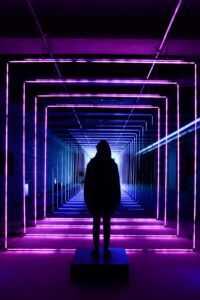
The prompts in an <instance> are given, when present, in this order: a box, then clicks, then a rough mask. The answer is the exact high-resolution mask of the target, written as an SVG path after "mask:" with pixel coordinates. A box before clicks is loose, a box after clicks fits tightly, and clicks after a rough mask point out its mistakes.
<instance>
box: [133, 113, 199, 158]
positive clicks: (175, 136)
mask: <svg viewBox="0 0 200 300" xmlns="http://www.w3.org/2000/svg"><path fill="white" fill-rule="evenodd" d="M199 125H200V118H197V119H195V120H194V121H192V122H190V123H188V124H186V125H184V126H183V127H181V128H180V129H179V130H176V131H174V132H172V133H170V134H168V136H167V137H164V138H162V139H160V141H159V144H160V146H161V145H164V144H165V143H166V142H168V143H169V142H171V141H172V138H174V139H177V135H178V134H179V137H180V136H182V135H183V133H184V132H185V131H186V130H187V129H188V132H191V131H192V127H193V126H194V127H197V126H199ZM194 130H195V129H194ZM157 147H158V142H155V143H153V144H151V145H149V146H148V147H146V148H144V149H142V150H141V151H139V153H138V154H142V153H145V152H147V151H151V150H153V149H155V148H157Z"/></svg>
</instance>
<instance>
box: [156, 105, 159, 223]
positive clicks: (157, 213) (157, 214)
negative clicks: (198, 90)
mask: <svg viewBox="0 0 200 300" xmlns="http://www.w3.org/2000/svg"><path fill="white" fill-rule="evenodd" d="M159 140H160V109H158V141H159ZM157 175H158V176H157V210H156V218H157V220H158V219H159V217H160V146H159V145H158V150H157Z"/></svg>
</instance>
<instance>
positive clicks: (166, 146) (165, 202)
mask: <svg viewBox="0 0 200 300" xmlns="http://www.w3.org/2000/svg"><path fill="white" fill-rule="evenodd" d="M165 117H166V127H165V136H167V135H168V101H166V104H165ZM167 184H168V144H167V142H166V144H165V195H164V226H167Z"/></svg>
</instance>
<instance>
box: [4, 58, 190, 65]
mask: <svg viewBox="0 0 200 300" xmlns="http://www.w3.org/2000/svg"><path fill="white" fill-rule="evenodd" d="M9 62H10V63H15V64H20V63H24V64H27V63H55V62H58V63H80V62H81V63H103V64H104V63H116V64H152V63H154V62H155V59H133V58H131V59H129V58H127V59H118V58H116V59H110V58H109V59H107V58H98V59H92V58H90V59H85V58H84V59H81V58H79V59H70V58H58V59H52V58H27V59H23V60H11V61H9ZM155 64H167V65H170V64H172V65H185V64H186V65H193V64H194V62H188V61H183V60H179V59H175V60H170V59H169V60H168V59H166V60H165V59H157V60H156V62H155Z"/></svg>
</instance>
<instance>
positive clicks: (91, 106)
mask: <svg viewBox="0 0 200 300" xmlns="http://www.w3.org/2000/svg"><path fill="white" fill-rule="evenodd" d="M47 107H48V108H64V107H66V108H71V107H80V108H105V109H113V108H123V109H126V108H131V107H132V108H133V107H136V108H140V109H145V108H147V109H148V108H155V106H152V105H139V106H138V105H137V104H136V105H118V104H114V105H107V104H103V105H101V104H54V105H53V104H52V105H47Z"/></svg>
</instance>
